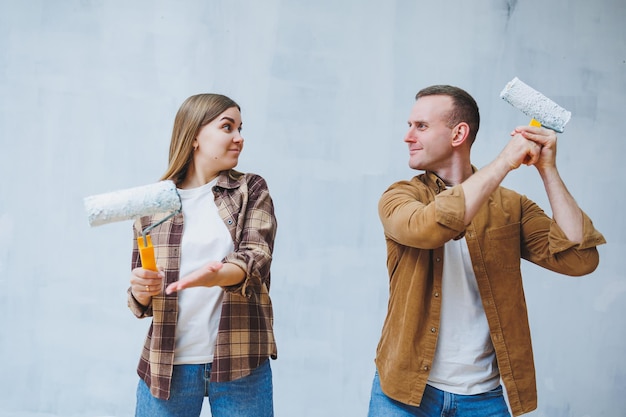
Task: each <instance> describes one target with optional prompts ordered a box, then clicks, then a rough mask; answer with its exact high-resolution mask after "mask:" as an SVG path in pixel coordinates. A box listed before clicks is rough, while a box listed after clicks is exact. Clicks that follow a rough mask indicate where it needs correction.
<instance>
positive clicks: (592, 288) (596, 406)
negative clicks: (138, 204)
mask: <svg viewBox="0 0 626 417" xmlns="http://www.w3.org/2000/svg"><path fill="white" fill-rule="evenodd" d="M625 8H626V6H625V4H624V1H623V0H598V1H594V2H588V1H584V0H568V1H565V0H551V1H539V0H526V1H519V2H518V1H516V0H508V1H507V0H477V1H472V2H468V1H463V0H451V1H447V2H426V1H417V0H416V1H408V0H395V1H357V0H339V1H328V0H319V1H315V2H307V1H288V0H264V1H252V0H249V1H245V0H238V1H237V0H235V1H233V0H229V1H226V0H213V1H202V0H187V1H176V0H151V1H148V0H138V1H130V2H129V1H122V0H110V1H103V0H58V1H45V0H21V1H17V0H0V178H1V179H0V187H1V188H0V190H1V192H0V329H1V330H0V375H1V377H0V416H1V417H7V416H16V417H34V416H37V417H43V416H63V417H67V416H77V417H78V416H80V417H83V416H84V417H95V416H130V415H132V414H133V406H134V390H135V385H136V382H137V378H136V375H135V365H136V363H137V359H138V357H139V353H140V349H141V346H142V343H143V338H144V335H145V331H146V329H147V326H148V322H147V321H139V320H136V319H134V318H133V317H132V315H131V314H130V313H129V312H128V311H127V308H126V295H125V292H126V288H127V285H128V277H129V262H130V249H131V224H130V222H123V223H118V224H110V225H106V226H102V227H99V228H93V229H92V228H89V226H88V224H87V221H86V216H85V213H84V211H83V206H82V198H83V197H84V196H87V195H91V194H97V193H101V192H106V191H111V190H117V189H121V188H127V187H131V186H135V185H142V184H147V183H151V182H154V181H156V180H157V179H158V177H159V176H160V174H161V173H162V172H163V171H164V169H165V165H166V160H167V151H168V144H169V137H170V131H171V126H172V121H173V117H174V114H175V112H176V110H177V108H178V106H179V105H180V104H181V103H182V101H183V100H184V99H185V98H186V97H188V96H189V95H192V94H195V93H199V92H219V93H224V94H227V95H229V96H231V97H232V98H234V99H235V100H237V101H238V102H239V103H240V104H241V106H242V108H243V119H244V137H245V138H246V149H245V151H244V153H243V155H242V157H241V160H240V165H239V168H240V169H242V170H245V171H253V172H257V173H260V174H262V175H263V176H264V177H265V178H266V179H267V181H268V183H269V185H270V191H271V192H272V195H273V197H274V201H275V204H276V210H277V215H278V219H279V223H280V225H279V234H278V240H277V244H276V252H275V260H274V265H273V285H272V296H273V301H274V305H275V314H276V320H275V323H276V336H277V339H278V343H279V360H278V361H275V362H273V363H272V365H273V369H274V382H275V403H276V414H277V415H278V416H285V417H287V416H300V417H305V416H330V415H335V416H346V417H347V416H362V415H365V412H366V409H367V403H368V399H369V389H370V383H371V379H372V375H373V371H374V365H373V357H374V352H375V348H376V343H377V342H378V337H379V334H380V328H381V324H382V321H383V318H384V315H385V311H386V305H387V275H386V269H385V247H384V241H383V236H382V229H381V226H380V223H379V220H378V217H377V213H376V204H377V201H378V198H379V196H380V194H381V193H382V192H383V191H384V189H385V188H386V187H387V186H388V185H389V184H391V183H392V182H393V181H396V180H398V179H404V178H409V177H410V176H412V175H414V172H413V171H411V170H409V168H408V167H407V159H408V155H407V151H406V146H405V144H404V143H403V142H402V138H403V135H404V133H405V129H406V120H407V116H408V114H409V110H410V107H411V105H412V102H413V96H414V94H415V93H416V91H417V90H418V89H420V88H422V87H425V86H427V85H430V84H435V83H446V84H455V85H458V86H461V87H463V88H465V89H466V90H468V91H469V92H470V93H472V94H473V95H474V96H475V97H476V99H477V100H478V102H479V105H480V108H481V112H482V118H483V124H482V127H481V131H480V133H479V138H478V142H477V143H476V145H475V150H474V162H475V164H476V165H478V166H482V165H484V164H486V163H487V162H489V161H490V160H491V159H492V158H493V157H494V156H495V155H496V154H497V152H498V151H499V150H500V149H501V147H502V146H503V145H504V143H505V141H506V140H507V138H508V133H509V132H510V130H511V129H512V128H513V127H514V126H516V125H518V124H524V123H526V122H527V119H526V117H525V116H524V115H523V114H521V113H520V112H518V111H517V110H515V109H513V108H512V107H511V106H509V105H508V104H506V103H505V102H503V101H502V100H501V99H500V98H499V97H498V93H499V92H500V90H501V89H502V87H503V86H504V84H505V83H506V82H507V81H509V80H510V79H512V78H513V77H514V76H518V77H519V78H520V79H522V80H524V81H525V82H527V83H528V84H529V85H531V86H533V87H535V88H536V89H538V90H540V91H542V92H543V93H544V94H546V95H547V96H548V97H551V98H552V99H553V100H555V101H556V102H557V103H559V104H561V105H562V106H564V107H566V108H568V109H569V110H571V111H572V113H573V118H572V121H571V122H570V124H568V126H567V128H566V131H565V133H564V134H562V135H560V141H559V155H558V163H559V167H560V169H561V173H562V176H563V177H564V179H565V181H566V182H567V184H568V187H569V189H570V190H571V192H572V193H573V195H574V196H575V197H576V199H577V200H578V202H579V203H580V205H581V206H582V207H583V209H584V210H586V211H587V213H589V214H590V215H591V217H592V218H593V219H594V222H595V224H596V226H597V227H598V228H599V229H600V230H601V231H602V232H603V233H604V234H605V236H606V238H607V240H608V241H609V244H608V245H605V246H603V247H601V249H600V252H601V265H600V267H599V268H598V270H597V271H596V272H594V273H593V274H591V275H590V276H587V277H584V278H566V277H562V276H558V275H556V274H553V273H550V272H547V271H543V270H539V269H538V268H534V267H532V266H529V265H524V272H525V285H526V291H527V294H526V295H527V302H528V305H529V308H530V319H531V326H532V332H533V340H534V351H535V358H536V364H537V385H538V391H539V408H538V410H537V411H536V412H534V413H533V414H532V415H534V416H545V417H566V416H572V417H573V416H576V417H591V416H594V417H595V416H618V415H622V414H623V410H624V409H625V408H626V399H625V396H624V392H625V390H626V362H625V361H624V356H623V354H624V351H625V350H626V334H625V332H626V326H625V325H624V317H625V316H626V311H625V310H626V302H625V301H626V279H625V278H624V272H623V271H624V256H623V253H624V252H625V249H626V247H625V246H626V244H625V239H624V229H625V225H624V216H623V215H622V211H623V207H624V206H625V203H626V201H625V200H626V196H625V193H624V185H623V183H622V181H623V178H624V174H625V173H624V162H623V155H624V154H625V153H626V152H625V151H626V145H625V143H626V141H624V139H623V133H620V132H621V131H622V130H621V128H620V123H621V122H622V121H623V117H624V109H625V108H626V99H625V98H624V97H625V93H626V77H625V75H626V33H625V31H626V30H625V29H624V27H625V26H624V20H625V18H626V11H625ZM505 185H507V186H509V187H514V188H516V189H518V190H519V191H521V192H523V193H525V194H527V195H528V196H529V197H531V198H533V199H534V200H535V201H537V202H538V203H540V204H541V205H543V206H544V207H546V208H548V205H547V199H546V197H545V195H544V192H543V188H542V185H541V181H540V180H539V178H538V176H537V174H536V172H535V170H534V169H533V168H522V169H520V170H519V171H517V172H515V173H513V174H512V175H511V176H510V177H508V178H507V179H506V181H505Z"/></svg>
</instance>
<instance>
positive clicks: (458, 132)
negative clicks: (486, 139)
mask: <svg viewBox="0 0 626 417" xmlns="http://www.w3.org/2000/svg"><path fill="white" fill-rule="evenodd" d="M452 134H453V136H452V146H455V147H456V146H460V145H462V144H463V143H465V141H466V140H467V137H468V136H469V125H468V124H467V123H465V122H461V123H459V124H458V125H456V126H455V127H454V129H452Z"/></svg>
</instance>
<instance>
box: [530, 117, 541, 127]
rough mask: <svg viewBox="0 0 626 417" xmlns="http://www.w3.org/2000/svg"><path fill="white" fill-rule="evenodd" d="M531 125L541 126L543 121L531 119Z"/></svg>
mask: <svg viewBox="0 0 626 417" xmlns="http://www.w3.org/2000/svg"><path fill="white" fill-rule="evenodd" d="M528 125H529V126H535V127H541V123H539V122H538V121H536V120H535V119H531V120H530V123H529V124H528Z"/></svg>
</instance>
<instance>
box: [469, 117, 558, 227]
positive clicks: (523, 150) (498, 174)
mask: <svg viewBox="0 0 626 417" xmlns="http://www.w3.org/2000/svg"><path fill="white" fill-rule="evenodd" d="M535 129H538V128H535ZM543 130H545V131H547V129H543ZM514 133H515V134H514V135H513V137H512V138H511V140H510V141H509V143H508V144H507V145H506V146H505V148H504V149H503V150H502V152H500V154H499V155H498V156H497V157H496V159H494V160H493V161H492V162H491V163H489V164H488V165H486V166H485V167H483V168H481V169H479V170H478V171H476V172H475V173H474V174H473V175H472V176H470V177H469V178H468V179H466V180H465V181H463V182H462V183H461V187H462V188H463V193H464V194H465V217H464V219H463V220H464V222H465V224H466V225H468V224H470V223H471V221H472V219H473V218H474V216H475V215H476V213H478V210H480V208H481V207H482V206H483V204H485V203H486V202H487V199H488V198H489V196H490V195H491V194H492V193H493V192H494V191H495V190H496V189H497V188H498V186H499V185H500V183H502V181H503V180H504V177H506V175H507V174H508V173H509V172H511V171H513V170H514V169H517V168H519V166H520V165H521V164H526V165H533V164H535V163H536V162H537V161H538V160H539V157H540V150H541V148H540V145H539V144H538V143H537V142H536V141H534V140H532V139H530V138H526V137H525V136H524V135H522V134H521V133H520V132H517V130H516V131H515V132H514ZM546 133H547V132H546Z"/></svg>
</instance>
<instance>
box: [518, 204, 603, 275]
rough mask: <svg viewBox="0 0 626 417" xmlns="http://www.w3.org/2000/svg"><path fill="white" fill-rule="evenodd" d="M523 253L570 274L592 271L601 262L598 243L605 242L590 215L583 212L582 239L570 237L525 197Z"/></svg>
mask: <svg viewBox="0 0 626 417" xmlns="http://www.w3.org/2000/svg"><path fill="white" fill-rule="evenodd" d="M522 207H523V215H522V242H523V247H522V257H523V258H524V259H526V260H528V261H530V262H533V263H535V264H537V265H539V266H542V267H544V268H547V269H550V270H552V271H555V272H558V273H561V274H566V275H570V276H580V275H586V274H588V273H591V272H593V271H594V270H595V269H596V267H597V266H598V263H599V255H598V250H597V246H599V245H602V244H604V243H606V240H605V239H604V236H603V235H602V234H601V233H600V232H599V231H598V230H596V229H595V227H594V226H593V223H592V221H591V219H590V218H589V216H588V215H587V214H586V213H585V212H582V221H583V239H582V241H581V242H580V243H578V242H572V241H570V240H569V239H568V238H567V236H566V235H565V233H564V232H563V230H561V228H560V227H559V225H558V224H557V223H556V221H554V219H552V218H551V217H549V216H547V215H546V214H545V213H544V212H543V210H541V208H539V206H537V204H535V203H534V202H533V201H531V200H529V199H527V198H525V197H524V198H523V199H522Z"/></svg>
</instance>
